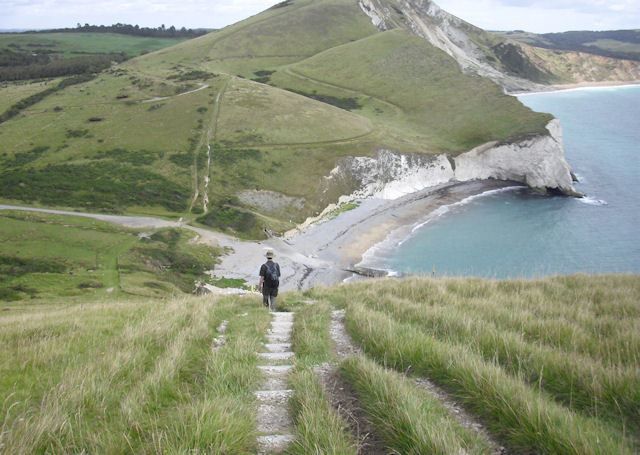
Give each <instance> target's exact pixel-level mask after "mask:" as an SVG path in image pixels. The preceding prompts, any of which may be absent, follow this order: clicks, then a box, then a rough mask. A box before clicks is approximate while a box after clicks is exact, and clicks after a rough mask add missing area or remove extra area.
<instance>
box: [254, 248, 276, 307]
mask: <svg viewBox="0 0 640 455" xmlns="http://www.w3.org/2000/svg"><path fill="white" fill-rule="evenodd" d="M266 256H267V262H265V263H264V264H262V266H260V284H259V285H258V287H259V289H260V290H261V291H262V303H264V306H266V307H267V308H269V310H271V311H276V297H277V296H278V286H280V265H279V264H278V263H277V262H274V261H273V256H274V254H273V251H271V250H269V251H267V254H266Z"/></svg>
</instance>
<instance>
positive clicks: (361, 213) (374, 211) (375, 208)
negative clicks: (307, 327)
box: [274, 180, 522, 290]
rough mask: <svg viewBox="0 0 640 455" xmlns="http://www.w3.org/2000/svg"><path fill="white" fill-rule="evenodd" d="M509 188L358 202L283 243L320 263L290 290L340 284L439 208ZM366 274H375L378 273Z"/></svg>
mask: <svg viewBox="0 0 640 455" xmlns="http://www.w3.org/2000/svg"><path fill="white" fill-rule="evenodd" d="M513 186H519V187H522V185H521V184H518V183H515V182H510V181H499V180H481V181H470V182H450V183H446V184H443V185H438V186H435V187H431V188H427V189H424V190H422V191H418V192H415V193H412V194H409V195H406V196H403V197H401V198H398V199H395V200H381V199H365V200H362V201H361V204H360V206H359V207H358V208H356V209H354V210H351V211H349V212H345V213H343V214H341V215H340V216H339V217H337V218H335V219H332V220H328V221H324V222H320V223H317V224H315V225H313V226H310V227H309V228H307V229H305V230H304V231H302V232H300V233H298V234H297V235H296V236H294V237H292V238H291V239H290V240H289V241H288V242H287V244H288V245H289V246H290V247H293V248H294V249H296V250H297V251H298V252H300V253H301V254H302V255H303V256H304V257H309V258H313V259H315V260H317V261H319V264H317V265H316V266H312V265H306V266H305V267H304V276H300V275H299V273H296V274H294V275H295V276H293V277H291V278H293V279H294V282H295V284H296V286H295V287H294V288H297V289H300V290H302V289H308V288H310V287H313V286H317V285H331V284H336V283H340V282H342V281H344V280H345V279H347V278H349V277H351V276H352V275H353V273H354V270H356V269H358V268H359V267H363V268H365V269H366V264H364V263H363V260H364V259H365V256H366V254H367V253H368V252H369V251H371V250H372V248H375V247H376V246H377V245H379V244H381V243H382V242H385V241H386V240H387V239H388V238H389V237H390V236H392V235H394V234H398V233H401V232H407V231H408V232H409V233H410V232H411V230H412V229H414V228H415V226H416V225H418V224H421V223H424V222H425V218H427V217H429V216H430V215H432V214H433V213H434V212H436V211H438V210H440V209H441V208H443V207H447V206H451V205H453V204H458V203H460V202H461V201H464V200H466V199H468V198H471V197H477V196H479V195H481V194H484V193H486V192H488V191H494V190H502V189H504V188H507V187H513ZM274 248H277V247H275V246H274ZM292 265H293V264H292ZM370 271H371V272H373V273H374V274H380V273H377V272H381V271H380V270H378V271H376V270H370ZM385 275H386V273H385ZM287 288H288V289H292V287H289V286H287Z"/></svg>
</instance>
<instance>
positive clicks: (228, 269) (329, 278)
mask: <svg viewBox="0 0 640 455" xmlns="http://www.w3.org/2000/svg"><path fill="white" fill-rule="evenodd" d="M514 186H518V187H524V186H523V185H521V184H519V183H516V182H511V181H502V180H475V181H468V182H448V183H445V184H442V185H437V186H434V187H430V188H425V189H423V190H421V191H417V192H415V193H410V194H407V195H405V196H403V197H400V198H398V199H393V200H385V199H374V198H368V199H363V200H361V201H360V205H359V206H358V207H357V208H355V209H353V210H349V211H347V212H343V213H341V214H340V215H339V216H337V217H336V218H332V219H328V220H323V221H318V222H317V223H315V224H313V225H311V226H308V227H306V228H305V229H303V230H301V231H300V232H298V233H297V234H295V235H294V236H292V237H291V238H283V237H272V238H270V239H267V240H264V241H245V240H240V239H237V238H232V237H230V236H228V235H226V234H222V233H220V232H215V231H210V230H208V229H204V228H200V227H195V226H191V225H187V224H184V223H182V222H179V221H178V222H173V221H167V220H163V219H160V218H154V217H149V216H139V217H136V216H117V215H116V216H114V215H104V214H91V213H82V212H69V211H61V210H55V209H44V208H35V207H27V206H13V205H0V210H21V211H36V212H41V213H53V214H59V215H69V216H81V217H87V218H93V219H98V220H101V221H107V222H110V223H114V224H118V225H122V226H126V227H130V228H131V227H132V228H137V229H144V228H161V227H175V228H183V229H188V230H190V231H193V232H195V233H196V234H198V236H199V237H198V241H199V242H202V243H205V244H208V245H211V246H221V247H224V248H227V249H230V250H232V251H231V252H230V253H229V254H228V255H226V256H223V257H221V258H220V263H218V264H215V266H214V270H213V273H214V274H215V275H216V276H219V277H226V278H240V279H244V280H245V281H246V282H247V284H248V285H254V284H257V281H258V270H259V268H260V265H261V264H262V263H263V262H264V254H265V252H266V251H267V250H273V251H274V252H275V254H276V259H275V260H276V261H277V262H279V263H280V267H281V269H282V273H283V276H282V281H281V283H282V285H281V290H282V291H296V290H297V291H302V290H306V289H309V288H312V287H315V286H328V285H334V284H339V283H341V282H343V281H344V280H345V279H347V278H349V277H351V276H353V274H354V272H353V271H354V268H356V267H358V266H359V265H361V264H362V263H363V259H364V257H365V255H366V254H367V252H369V251H370V250H371V249H372V248H375V247H376V246H377V245H379V244H380V243H382V242H385V241H386V240H387V239H388V238H389V237H390V236H392V235H394V234H397V233H400V232H408V233H410V232H411V230H412V229H414V228H415V227H416V226H417V225H419V224H421V223H424V222H425V220H426V219H428V217H429V216H432V215H433V213H434V212H437V211H438V210H441V209H442V208H443V207H448V206H451V205H455V204H459V203H460V202H461V201H465V200H467V199H469V198H475V197H477V196H479V195H481V194H483V193H487V192H492V191H495V190H498V191H499V190H502V189H505V188H508V187H514ZM373 272H375V271H373ZM384 275H386V273H385V274H384ZM212 291H216V290H212ZM220 292H222V291H220ZM224 292H225V293H226V292H229V290H226V291H224Z"/></svg>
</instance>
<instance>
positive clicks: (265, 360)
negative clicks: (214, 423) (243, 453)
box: [255, 312, 295, 454]
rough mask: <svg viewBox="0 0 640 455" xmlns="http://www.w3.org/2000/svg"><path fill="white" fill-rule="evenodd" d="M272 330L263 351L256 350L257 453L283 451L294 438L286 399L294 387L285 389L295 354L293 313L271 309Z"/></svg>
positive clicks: (289, 396)
mask: <svg viewBox="0 0 640 455" xmlns="http://www.w3.org/2000/svg"><path fill="white" fill-rule="evenodd" d="M272 315H273V319H272V321H271V329H270V330H269V333H268V334H267V340H268V342H267V343H266V344H265V345H264V346H265V349H266V352H260V353H258V357H259V359H260V361H261V363H262V364H261V365H259V366H258V368H260V370H262V372H263V373H264V377H265V380H264V383H263V384H262V390H259V391H257V392H255V394H256V398H257V399H258V403H259V406H258V415H257V429H258V453H259V454H267V453H279V452H282V451H283V450H284V449H285V448H286V447H287V446H288V445H289V444H290V443H291V442H292V441H293V440H294V438H295V436H294V434H293V433H294V428H293V421H292V419H291V416H290V414H289V399H290V398H291V396H292V395H293V390H291V389H288V388H287V376H288V375H289V373H290V372H291V369H292V368H293V366H292V364H291V363H292V361H293V358H294V353H293V352H292V351H291V332H292V330H293V316H294V315H293V313H285V312H274V313H272Z"/></svg>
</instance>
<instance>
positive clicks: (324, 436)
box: [288, 368, 357, 455]
mask: <svg viewBox="0 0 640 455" xmlns="http://www.w3.org/2000/svg"><path fill="white" fill-rule="evenodd" d="M290 384H291V386H292V387H293V389H294V395H293V403H292V408H293V412H294V415H295V423H296V432H297V438H296V440H295V442H294V443H293V446H292V447H291V448H290V449H289V452H288V453H290V454H300V455H302V454H335V455H349V454H352V455H355V454H356V453H357V443H356V441H355V439H354V438H353V436H352V435H351V434H350V432H349V428H348V426H347V423H346V422H345V421H344V420H343V419H342V417H340V415H339V414H338V413H337V412H336V411H335V410H334V409H333V408H332V407H331V404H330V403H329V401H328V399H327V396H326V394H325V392H324V389H323V387H322V385H321V383H320V381H319V379H318V377H317V375H316V374H315V373H314V371H313V369H311V368H300V369H298V370H297V371H295V372H294V374H293V375H292V377H291V379H290Z"/></svg>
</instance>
